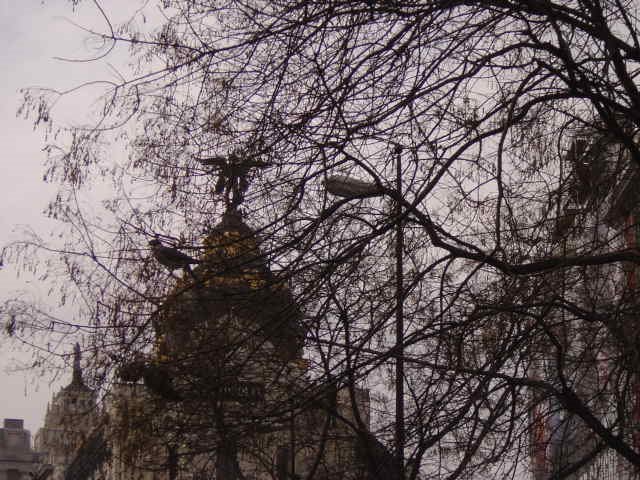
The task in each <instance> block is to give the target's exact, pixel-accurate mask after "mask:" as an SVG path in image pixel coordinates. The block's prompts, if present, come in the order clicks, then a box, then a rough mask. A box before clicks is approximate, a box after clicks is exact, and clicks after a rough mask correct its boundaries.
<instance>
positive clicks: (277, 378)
mask: <svg viewBox="0 0 640 480" xmlns="http://www.w3.org/2000/svg"><path fill="white" fill-rule="evenodd" d="M203 243H204V254H203V256H202V258H201V261H200V263H199V264H198V266H197V267H195V268H194V269H193V271H192V272H190V274H188V275H187V274H186V273H185V275H184V276H183V277H182V278H181V279H180V280H178V281H177V284H176V287H175V289H174V291H173V293H171V294H170V295H169V296H168V297H167V298H166V301H165V302H164V305H163V306H162V308H161V309H160V311H159V313H158V315H157V316H156V318H155V321H154V329H155V337H156V345H155V348H154V349H153V351H152V352H151V353H147V354H144V355H143V354H141V353H137V354H134V355H132V357H131V358H130V359H128V361H126V362H123V364H122V365H121V366H120V369H119V371H118V377H117V378H116V379H115V380H114V384H113V388H112V389H111V392H110V393H109V395H108V396H107V397H106V398H105V400H104V402H102V405H101V407H100V408H98V406H97V404H96V396H95V393H94V392H92V391H91V390H90V389H89V388H87V387H86V385H85V383H84V381H83V379H82V371H81V368H80V356H79V351H78V350H76V356H75V362H74V373H73V380H72V382H71V384H70V385H69V386H67V387H65V388H64V389H62V390H61V391H60V392H59V393H58V394H57V395H56V396H55V397H54V399H53V401H52V402H51V404H50V406H49V407H48V410H47V416H46V421H45V426H44V427H43V428H42V429H41V430H40V432H39V433H38V436H37V442H36V443H37V448H39V449H40V450H42V451H43V452H45V454H46V459H47V460H46V461H47V462H48V463H49V464H50V465H51V466H52V470H53V473H52V475H51V478H52V480H89V479H90V480H134V479H140V480H198V479H201V480H204V479H213V478H215V479H220V480H224V479H239V478H242V479H247V480H274V479H277V480H285V479H288V480H290V479H295V478H317V479H324V480H330V479H346V480H348V479H354V480H357V479H368V478H384V479H393V478H394V475H393V465H394V461H393V458H392V455H391V454H390V453H389V452H388V451H387V450H386V449H385V448H384V447H383V445H382V444H381V443H380V442H379V441H377V439H376V438H375V437H374V436H373V435H372V434H371V433H370V432H369V423H370V412H369V397H368V392H367V391H366V390H363V389H360V388H357V387H356V386H354V385H351V386H347V385H338V384H337V383H335V382H332V381H331V379H330V378H326V379H323V380H322V381H320V382H318V381H314V380H312V378H311V377H310V371H309V361H308V360H307V359H305V358H304V356H303V349H302V345H303V341H304V335H305V332H304V327H303V324H302V322H301V319H302V315H301V312H300V309H299V307H298V305H296V303H295V302H294V301H293V297H292V295H291V292H290V291H289V289H288V286H287V282H285V281H283V280H281V279H279V278H278V277H277V275H275V274H274V273H273V272H271V271H270V270H269V268H268V267H267V264H266V262H265V260H264V256H263V255H262V253H261V252H260V248H259V245H258V241H257V238H256V235H255V232H254V231H253V230H251V229H250V228H249V227H248V226H247V225H246V224H245V223H244V221H243V220H242V219H241V217H240V215H239V214H238V213H237V212H235V211H228V212H227V213H226V214H225V215H224V216H223V218H222V220H221V222H220V223H219V224H218V225H217V226H216V227H214V228H213V229H212V231H211V232H210V233H209V235H208V236H207V237H206V238H205V240H204V242H203Z"/></svg>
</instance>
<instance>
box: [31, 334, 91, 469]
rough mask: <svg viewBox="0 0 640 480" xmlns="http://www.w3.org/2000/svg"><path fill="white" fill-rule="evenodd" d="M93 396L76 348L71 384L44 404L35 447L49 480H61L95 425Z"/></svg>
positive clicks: (78, 349)
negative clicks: (83, 375)
mask: <svg viewBox="0 0 640 480" xmlns="http://www.w3.org/2000/svg"><path fill="white" fill-rule="evenodd" d="M98 417H99V414H98V411H97V404H96V395H95V392H93V391H92V390H91V389H90V388H89V387H87V385H86V384H85V382H84V379H83V378H82V369H81V367H80V346H79V345H76V347H75V351H74V360H73V376H72V379H71V383H69V385H67V386H66V387H64V388H62V389H61V390H60V391H59V392H58V393H56V394H55V395H54V397H53V399H52V400H51V402H49V404H48V405H47V411H46V414H45V420H44V426H43V427H42V428H40V429H39V430H38V433H37V434H36V438H35V448H36V450H37V451H39V452H42V454H43V461H44V463H45V464H46V465H49V466H50V468H51V475H50V477H49V478H50V479H51V480H64V478H65V474H66V471H67V469H68V467H69V466H70V465H71V464H72V462H73V460H74V459H75V457H76V455H77V453H78V451H79V450H80V449H81V447H82V446H83V445H84V444H85V443H87V441H88V440H89V439H90V437H91V435H92V433H93V431H94V429H95V427H96V426H97V424H98Z"/></svg>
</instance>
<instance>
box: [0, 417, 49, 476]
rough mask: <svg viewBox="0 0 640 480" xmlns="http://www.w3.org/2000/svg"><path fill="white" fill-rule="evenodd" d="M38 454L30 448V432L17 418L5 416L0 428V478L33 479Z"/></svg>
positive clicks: (38, 465) (37, 466)
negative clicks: (2, 425)
mask: <svg viewBox="0 0 640 480" xmlns="http://www.w3.org/2000/svg"><path fill="white" fill-rule="evenodd" d="M40 460H41V458H40V455H38V453H36V452H34V451H33V449H32V448H31V433H30V432H29V430H25V429H24V422H23V421H22V420H19V419H14V418H5V419H4V427H3V428H0V480H26V479H33V478H34V476H35V475H36V474H37V473H38V472H39V470H40Z"/></svg>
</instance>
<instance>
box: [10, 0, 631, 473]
mask: <svg viewBox="0 0 640 480" xmlns="http://www.w3.org/2000/svg"><path fill="white" fill-rule="evenodd" d="M158 8H160V9H161V11H162V13H163V20H162V23H161V24H160V25H158V28H157V30H156V31H154V32H153V33H151V34H145V33H144V32H140V31H136V29H135V25H136V22H135V21H134V20H135V19H132V21H131V22H129V23H127V24H126V25H123V26H121V27H119V28H115V27H112V26H111V24H110V23H109V22H108V14H107V13H104V14H105V22H106V26H107V28H106V30H105V32H104V33H96V34H95V35H97V36H99V37H100V38H102V39H103V40H105V41H107V42H110V44H118V43H128V44H130V46H131V51H132V54H131V55H132V59H133V60H134V61H135V62H137V66H138V70H137V72H138V73H136V74H134V75H132V76H131V77H130V78H128V79H125V80H123V81H122V82H121V83H119V84H113V85H112V87H111V88H110V90H109V92H108V94H107V95H106V96H105V97H104V110H103V112H102V115H101V117H100V120H99V122H98V123H97V124H96V125H95V127H94V128H91V129H79V128H78V129H72V130H71V131H64V130H60V132H59V137H57V138H62V139H67V138H68V139H69V141H68V142H65V141H64V140H63V141H62V145H56V147H54V146H49V147H48V151H49V153H50V155H49V169H48V171H47V173H46V175H45V178H46V179H47V180H49V181H53V182H58V183H59V184H60V185H61V191H60V194H59V196H58V197H57V198H56V199H55V201H54V202H52V204H51V206H50V212H51V215H52V216H54V217H57V218H59V219H61V220H62V221H65V222H67V224H68V226H69V233H68V236H67V237H66V238H65V242H64V244H63V245H59V246H51V247H48V248H50V249H52V250H54V251H57V252H59V253H60V258H61V259H62V262H61V264H62V266H63V267H64V268H65V271H66V274H67V277H68V278H67V279H65V280H64V281H63V282H61V285H60V287H61V288H62V290H63V295H66V296H67V297H70V296H72V295H74V298H78V299H81V300H82V305H81V315H82V318H83V319H84V320H85V321H86V322H87V324H86V325H83V330H84V331H85V332H88V337H87V338H88V340H87V341H88V342H89V345H90V347H91V348H93V349H95V352H96V354H95V358H94V372H95V375H96V379H98V380H99V381H100V382H108V379H110V378H112V373H113V369H114V368H115V367H116V366H119V365H130V364H131V362H132V361H134V360H135V359H136V358H135V357H136V355H140V354H141V353H144V352H147V353H148V352H150V351H151V350H152V349H153V348H157V347H153V345H154V343H155V339H156V338H157V336H158V335H159V334H161V332H158V330H157V328H156V329H154V324H156V325H157V319H158V317H159V316H162V312H163V311H164V310H166V309H167V308H171V307H167V305H171V302H178V304H183V303H184V299H185V298H187V299H192V300H193V299H196V300H197V299H198V295H202V292H201V290H200V289H201V288H202V284H204V285H211V282H212V281H213V280H212V279H215V278H219V277H220V276H221V275H222V276H223V275H224V274H225V271H226V270H225V268H226V267H225V266H224V265H222V266H220V267H219V268H218V270H215V269H211V268H204V269H200V271H198V268H194V274H195V278H191V279H185V278H182V279H176V278H174V277H169V276H168V275H167V273H166V272H165V271H163V270H162V268H160V267H159V266H158V265H156V264H155V263H153V262H152V261H151V260H150V252H149V251H148V249H147V247H146V245H147V244H148V241H149V240H151V239H152V238H158V239H159V240H162V241H163V243H165V244H171V246H175V247H181V248H183V249H184V252H185V254H187V255H188V256H189V257H194V258H198V257H199V256H206V255H207V254H208V253H207V252H208V251H209V249H210V247H211V246H210V245H209V246H207V244H206V243H204V244H203V241H204V240H203V239H205V238H207V235H209V234H210V232H211V231H212V229H214V226H215V225H216V224H217V223H218V222H219V221H220V218H221V214H222V212H223V211H224V210H225V208H226V211H227V212H231V211H234V209H238V208H240V209H241V210H242V213H243V215H244V218H245V219H246V221H247V222H248V223H249V224H250V225H251V226H252V227H253V228H252V229H253V230H254V232H255V235H256V238H257V239H259V243H260V254H259V255H257V257H259V258H261V259H262V261H263V262H264V264H265V265H269V267H270V271H272V272H276V273H275V274H274V275H275V276H274V278H273V279H272V280H271V281H270V282H269V285H272V286H273V285H278V284H280V283H281V282H285V283H290V284H291V287H290V288H291V290H292V292H293V294H294V297H295V303H296V304H297V305H300V306H303V307H304V314H303V320H301V324H303V325H304V330H305V344H304V352H305V355H306V357H307V358H308V359H310V361H311V363H312V368H311V371H312V372H313V373H312V377H313V378H314V379H315V380H314V383H313V384H314V385H316V386H318V388H320V387H321V386H325V387H327V386H331V385H334V386H335V385H337V386H338V387H347V390H350V391H351V397H352V400H353V402H352V403H354V405H355V403H356V402H355V398H354V393H355V390H354V385H356V384H362V385H366V386H367V387H368V388H370V389H371V391H372V392H374V393H375V396H376V398H375V399H374V400H375V401H374V402H373V405H374V407H375V409H374V412H375V413H374V415H373V419H374V422H375V425H376V429H375V433H376V435H377V439H378V440H376V441H382V442H386V443H387V444H388V445H389V448H390V449H391V450H393V451H395V452H396V454H397V455H396V460H397V458H398V457H400V458H401V460H402V461H401V462H396V463H397V464H398V466H397V469H396V470H397V472H398V476H404V477H406V478H417V477H418V476H419V475H421V474H422V473H425V475H434V476H439V477H441V478H461V477H463V476H464V475H469V476H473V478H480V477H481V476H482V475H486V476H488V477H490V478H511V477H513V476H514V475H516V474H517V473H521V471H523V470H524V469H532V470H533V474H534V475H535V476H537V477H538V478H546V476H549V475H554V476H555V477H556V478H567V477H569V476H572V475H574V476H575V475H579V474H580V472H583V471H585V470H586V469H588V468H592V467H593V465H596V464H597V462H598V461H599V460H598V459H601V458H603V455H605V454H608V453H607V452H615V455H618V456H619V458H620V459H622V460H620V462H622V463H621V465H628V466H629V468H632V467H633V468H637V467H639V466H640V453H639V452H640V443H639V440H638V438H637V437H638V435H637V433H636V432H635V425H636V421H637V417H638V416H639V415H640V414H639V413H638V412H639V411H640V408H639V407H638V405H640V395H638V385H640V383H639V382H640V379H639V378H638V372H637V365H638V362H637V358H638V350H637V345H638V343H637V341H636V336H635V335H636V334H635V331H636V330H637V328H636V320H635V316H636V308H637V307H636V302H635V300H634V297H635V289H636V283H637V281H636V269H637V264H638V262H639V261H640V256H639V254H638V252H637V248H636V243H635V242H636V234H635V231H636V225H637V220H636V212H635V210H636V208H635V203H636V201H637V198H636V194H635V191H634V188H633V184H634V182H635V179H636V178H637V175H636V169H637V168H638V162H639V161H640V152H639V151H638V145H637V128H638V126H640V116H639V115H640V113H639V112H640V108H638V107H639V106H640V95H639V94H638V91H637V82H636V80H635V76H636V72H637V68H638V62H639V61H640V42H639V41H638V27H637V22H638V17H637V13H636V7H635V4H634V2H631V1H625V0H623V1H620V0H617V1H613V0H611V1H609V0H602V1H596V0H593V1H592V0H575V1H559V0H556V1H550V0H540V1H536V2H513V1H504V0H495V1H494V0H488V1H487V0H485V1H438V0H435V1H416V2H394V1H376V0H372V1H366V2H365V1H363V2H357V1H339V0H336V1H329V2H308V1H303V0H300V1H293V0H282V1H269V2H261V1H242V0H228V1H225V2H214V1H199V2H194V1H186V0H175V1H163V2H160V3H159V5H158ZM101 12H105V10H104V9H102V10H101ZM143 12H144V10H141V11H140V12H138V14H137V15H143V14H144V13H143ZM57 95H58V94H55V93H54V92H50V91H46V92H43V91H40V92H39V91H28V92H27V93H26V96H25V103H24V107H23V111H24V113H25V114H26V115H27V116H29V117H31V118H33V119H34V120H35V123H36V124H37V125H41V124H45V125H46V126H47V129H50V130H51V131H53V132H58V130H59V129H60V128H61V127H57V126H56V125H55V123H52V122H54V121H55V111H53V110H52V106H53V105H54V104H55V100H56V98H57ZM131 132H134V133H133V134H132V133H131ZM119 134H126V137H125V142H124V144H125V147H126V148H128V159H127V160H124V161H121V162H120V163H119V164H117V165H114V163H113V162H111V160H110V159H109V158H107V157H106V156H105V155H103V154H102V152H101V150H100V146H101V145H103V144H104V143H105V142H115V141H117V140H118V139H120V138H122V137H119V136H118V135H119ZM53 138H56V137H53ZM398 156H399V157H400V160H399V161H398ZM398 166H400V171H399V173H400V175H399V178H397V177H398V176H397V167H398ZM112 178H114V179H116V180H118V182H117V183H116V185H120V187H118V188H115V189H114V190H113V192H112V197H111V198H109V201H108V202H107V203H105V207H106V208H107V210H108V211H109V214H110V215H109V217H108V220H103V221H99V220H98V219H97V218H95V217H94V216H88V214H87V213H86V212H85V211H84V209H83V207H82V203H81V202H80V201H79V198H81V197H82V195H83V192H84V191H86V190H87V189H89V188H91V187H92V186H93V185H95V184H96V183H102V182H104V181H105V180H111V179H112ZM141 180H142V181H144V182H145V183H144V185H145V188H144V189H141V190H135V189H134V188H133V187H132V185H134V183H133V182H140V181H141ZM354 180H355V183H354ZM336 181H348V182H351V186H352V188H350V189H347V190H344V189H342V190H340V189H338V190H336V188H335V186H336V183H335V182H336ZM135 184H138V183H135ZM327 190H328V191H327ZM134 192H135V193H134ZM331 192H333V193H339V194H340V195H341V196H339V197H338V196H335V195H332V194H331ZM105 218H106V217H105ZM400 239H402V244H401V245H400V247H401V248H396V247H397V246H398V242H399V240H400ZM43 247H45V245H43V244H42V243H41V242H39V241H35V242H25V243H22V244H16V245H12V246H10V248H8V250H7V260H8V261H11V260H14V261H17V262H26V261H31V259H32V257H31V255H32V252H33V251H34V250H37V249H39V248H43ZM45 248H47V247H45ZM399 259H400V262H399V263H398V260H399ZM248 262H249V263H251V261H249V260H248ZM398 264H399V265H400V266H401V267H402V268H398ZM38 268H45V269H46V268H47V265H46V264H45V265H40V266H38ZM52 268H53V267H52ZM39 271H41V270H39ZM400 273H401V275H400ZM198 275H200V276H198ZM208 282H209V283H208ZM265 288H266V287H265ZM67 291H68V293H67ZM260 291H262V292H264V291H269V290H268V289H267V290H260ZM398 300H400V301H398ZM190 301H191V300H190ZM192 303H193V302H192ZM187 304H189V302H187ZM196 304H197V301H196ZM400 307H402V309H400ZM189 308H191V307H189ZM194 308H195V307H194ZM6 311H7V315H14V316H11V317H10V318H11V320H10V321H9V324H8V325H9V326H10V330H11V333H13V334H14V335H19V334H20V333H21V332H22V330H21V328H25V327H26V326H27V323H28V324H29V325H31V324H32V323H33V322H35V324H36V325H39V324H38V317H37V316H36V318H35V320H33V321H32V320H31V319H30V320H29V322H27V321H26V320H25V319H24V318H23V317H21V316H20V315H19V313H20V312H19V311H18V312H16V314H13V313H12V312H13V310H12V309H11V308H10V305H9V306H7V308H6ZM23 312H24V310H23ZM399 312H401V313H402V315H398V313H399ZM205 316H206V315H205ZM399 316H400V317H401V319H402V320H403V323H402V325H403V331H401V332H398V331H396V329H397V325H399V324H398V322H397V320H398V317H399ZM186 317H189V318H192V319H195V318H199V316H198V314H197V312H191V313H189V314H188V315H185V318H186ZM44 321H45V322H46V319H44ZM45 330H46V329H45ZM188 331H189V332H192V331H197V327H193V328H190V329H188ZM256 338H261V337H260V336H255V335H249V336H248V337H246V336H245V337H242V341H241V342H240V344H242V345H251V342H252V341H254V340H255V339H256ZM269 338H271V339H273V338H285V339H287V338H288V337H286V336H280V337H279V336H278V335H272V336H271V337H269ZM285 343H286V342H285ZM203 356H206V355H204V354H203V353H202V352H200V353H198V355H196V356H195V357H194V358H203ZM189 362H190V360H187V359H179V360H178V359H176V358H173V359H172V361H171V362H168V364H167V365H166V368H169V369H174V370H175V372H174V373H175V375H174V377H176V378H182V379H183V380H184V379H191V380H193V381H191V382H190V383H189V382H187V383H184V382H183V383H182V384H178V385H169V386H167V385H165V386H164V387H159V388H165V389H168V388H171V389H175V391H173V393H172V395H174V396H175V398H173V399H170V401H184V398H185V397H186V396H190V398H200V397H197V396H194V395H193V390H192V389H199V388H203V385H207V384H208V383H211V382H208V381H207V380H206V378H204V377H202V378H200V377H199V376H198V375H199V373H198V371H197V370H194V369H193V368H192V367H193V364H191V363H189ZM143 363H144V362H143ZM400 363H402V364H403V366H404V372H403V375H402V379H403V381H401V382H400V384H398V383H397V382H396V384H394V385H392V384H390V379H391V378H393V374H394V369H395V368H397V367H398V365H399V364H400ZM185 372H187V373H189V375H186V374H185ZM207 373H209V371H208V372H207ZM273 378H277V375H274V377H273ZM167 391H169V390H167ZM397 392H404V393H403V394H402V395H401V396H400V399H401V402H398V403H396V404H395V406H393V402H391V400H393V397H394V394H397ZM307 393H309V392H307ZM316 393H317V391H316V390H314V392H313V393H312V394H311V393H310V395H307V394H302V393H301V392H295V395H291V398H290V399H287V401H286V402H284V403H283V404H293V405H297V406H296V407H292V408H294V410H295V409H296V408H302V406H303V404H305V402H307V401H311V400H310V399H313V398H314V395H316ZM168 395H171V394H168ZM165 396H166V395H165ZM194 408H195V406H194ZM205 408H206V407H205V406H203V405H200V406H199V407H198V408H196V410H197V411H202V410H203V409H205ZM400 409H404V412H400V413H402V415H398V412H399V410H400ZM280 413H286V412H280ZM399 417H402V420H403V422H402V423H403V425H404V427H405V428H404V430H403V431H402V432H399V431H398V418H399ZM220 421H221V420H220V419H219V418H218V419H217V420H216V419H215V418H211V419H209V420H208V421H207V422H204V423H203V425H204V427H203V428H210V427H211V425H216V422H218V424H219V422H220ZM347 424H348V425H349V426H350V428H351V429H352V431H353V432H355V433H356V434H357V435H359V436H361V437H363V438H364V437H366V436H367V435H369V433H368V432H367V431H365V429H364V424H363V422H362V419H358V415H356V416H355V418H354V419H353V420H352V421H349V422H348V423H347ZM181 425H182V424H181ZM184 425H187V423H184ZM394 429H395V434H394ZM220 431H224V429H223V428H222V427H221V428H220ZM167 434H168V433H167ZM365 444H366V445H369V447H368V448H367V449H366V450H368V451H369V454H371V452H372V451H373V450H375V448H374V447H373V445H377V444H375V442H373V441H371V442H369V443H366V442H365ZM578 447H579V448H578ZM394 449H395V450H394ZM603 452H604V453H603ZM369 456H371V455H369ZM625 462H626V463H625ZM625 468H626V467H625Z"/></svg>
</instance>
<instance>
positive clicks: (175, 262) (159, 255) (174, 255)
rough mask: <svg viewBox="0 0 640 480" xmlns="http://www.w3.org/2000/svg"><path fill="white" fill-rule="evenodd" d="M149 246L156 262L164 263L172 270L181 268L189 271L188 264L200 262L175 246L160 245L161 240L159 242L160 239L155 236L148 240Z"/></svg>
mask: <svg viewBox="0 0 640 480" xmlns="http://www.w3.org/2000/svg"><path fill="white" fill-rule="evenodd" d="M149 246H150V247H151V251H152V252H153V256H154V257H155V259H156V260H157V261H158V263H160V264H162V265H164V266H165V267H167V268H168V269H169V270H170V271H172V272H173V271H174V270H177V269H178V268H183V269H185V270H187V271H191V267H190V265H192V264H195V263H200V260H197V259H195V258H193V257H190V256H189V255H187V254H185V253H182V252H181V251H180V250H178V249H177V248H174V247H167V246H165V245H162V242H160V240H158V239H157V238H155V239H153V240H151V241H150V242H149Z"/></svg>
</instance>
